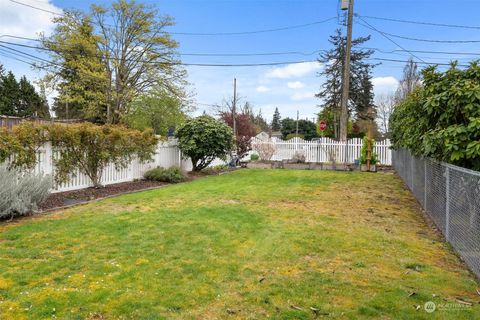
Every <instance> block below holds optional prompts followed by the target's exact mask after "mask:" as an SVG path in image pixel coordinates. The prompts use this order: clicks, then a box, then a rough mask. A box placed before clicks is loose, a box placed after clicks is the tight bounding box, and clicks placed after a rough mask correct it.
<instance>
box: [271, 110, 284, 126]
mask: <svg viewBox="0 0 480 320" xmlns="http://www.w3.org/2000/svg"><path fill="white" fill-rule="evenodd" d="M271 127H272V131H280V130H281V129H282V123H281V117H280V112H279V111H278V108H275V112H274V113H273V119H272V125H271Z"/></svg>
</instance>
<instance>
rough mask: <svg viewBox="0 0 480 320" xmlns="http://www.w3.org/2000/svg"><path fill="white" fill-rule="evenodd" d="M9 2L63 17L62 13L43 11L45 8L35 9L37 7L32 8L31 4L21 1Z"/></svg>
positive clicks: (13, 0) (12, 0) (11, 0)
mask: <svg viewBox="0 0 480 320" xmlns="http://www.w3.org/2000/svg"><path fill="white" fill-rule="evenodd" d="M9 1H10V2H13V3H16V4H19V5H21V6H25V7H29V8H32V9H35V10H40V11H43V12H47V13H51V14H54V15H57V16H63V14H62V13H58V12H55V11H51V10H47V9H43V8H40V7H35V6H32V5H31V4H28V3H24V2H20V1H16V0H9Z"/></svg>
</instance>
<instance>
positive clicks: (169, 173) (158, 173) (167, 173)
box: [143, 167, 185, 183]
mask: <svg viewBox="0 0 480 320" xmlns="http://www.w3.org/2000/svg"><path fill="white" fill-rule="evenodd" d="M143 177H144V178H145V179H147V180H153V181H163V182H171V183H178V182H182V181H185V174H184V173H183V172H182V170H181V169H180V168H178V167H170V168H168V169H165V168H161V167H157V168H155V169H151V170H148V171H147V172H145V174H144V175H143Z"/></svg>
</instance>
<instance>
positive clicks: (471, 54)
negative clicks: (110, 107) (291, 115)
mask: <svg viewBox="0 0 480 320" xmlns="http://www.w3.org/2000/svg"><path fill="white" fill-rule="evenodd" d="M363 26H364V27H367V26H365V25H363ZM2 37H8V38H14V39H21V40H29V41H37V42H41V40H39V39H35V38H28V37H20V36H14V35H10V34H3V35H0V38H2ZM0 42H2V41H0ZM49 42H50V43H55V42H53V41H49ZM3 43H7V44H10V45H15V46H17V45H22V46H25V47H28V48H32V49H38V50H47V49H46V48H42V47H37V46H27V45H23V44H18V43H14V42H8V41H3ZM359 48H363V49H369V50H375V51H378V52H381V53H386V54H390V53H396V52H406V53H411V52H415V53H431V54H447V55H465V56H480V52H456V51H433V50H411V49H395V50H383V49H380V48H375V47H359ZM48 51H50V50H48ZM326 51H327V50H313V51H310V52H302V51H279V52H247V53H209V52H205V53H183V52H180V53H179V55H181V56H205V57H210V56H211V57H249V56H275V55H302V56H312V55H315V54H318V53H321V52H326Z"/></svg>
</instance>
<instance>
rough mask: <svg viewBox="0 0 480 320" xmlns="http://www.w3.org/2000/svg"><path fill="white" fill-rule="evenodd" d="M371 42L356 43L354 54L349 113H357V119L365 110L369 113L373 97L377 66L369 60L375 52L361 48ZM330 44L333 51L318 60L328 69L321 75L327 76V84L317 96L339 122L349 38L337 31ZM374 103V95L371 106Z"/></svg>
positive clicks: (351, 64) (354, 43)
mask: <svg viewBox="0 0 480 320" xmlns="http://www.w3.org/2000/svg"><path fill="white" fill-rule="evenodd" d="M369 39H370V36H368V37H359V38H356V39H353V40H352V50H351V54H350V92H349V97H350V99H349V102H348V107H349V112H350V113H351V112H355V114H356V115H357V117H362V114H363V113H364V112H365V109H368V106H367V105H368V103H369V102H368V99H369V98H368V97H369V96H370V94H371V87H372V86H371V76H370V74H371V70H372V69H373V67H375V65H374V64H370V63H368V62H366V61H365V60H366V59H368V58H369V57H370V56H371V55H372V54H373V52H374V51H373V50H369V49H359V48H358V46H360V45H362V44H363V43H365V42H367V41H368V40H369ZM329 42H330V43H331V44H332V46H333V48H332V49H330V50H328V51H327V52H326V53H323V54H321V55H320V58H319V59H318V61H319V62H320V63H322V64H323V65H324V69H323V71H322V72H320V73H319V76H324V77H325V78H326V80H325V82H324V84H323V85H322V87H321V89H320V92H319V93H317V94H316V95H315V96H316V97H317V98H320V99H322V100H323V101H322V104H321V107H323V108H327V109H330V110H331V111H332V112H337V113H338V117H337V118H338V119H339V118H340V117H339V115H340V101H341V97H342V76H343V70H344V64H345V46H346V37H345V36H343V35H342V32H341V30H340V29H337V30H336V31H335V33H334V34H333V35H332V36H330V39H329ZM356 47H357V48H356ZM369 91H370V92H369ZM372 99H373V95H372V98H371V99H370V102H371V100H372ZM367 102H368V103H367Z"/></svg>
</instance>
